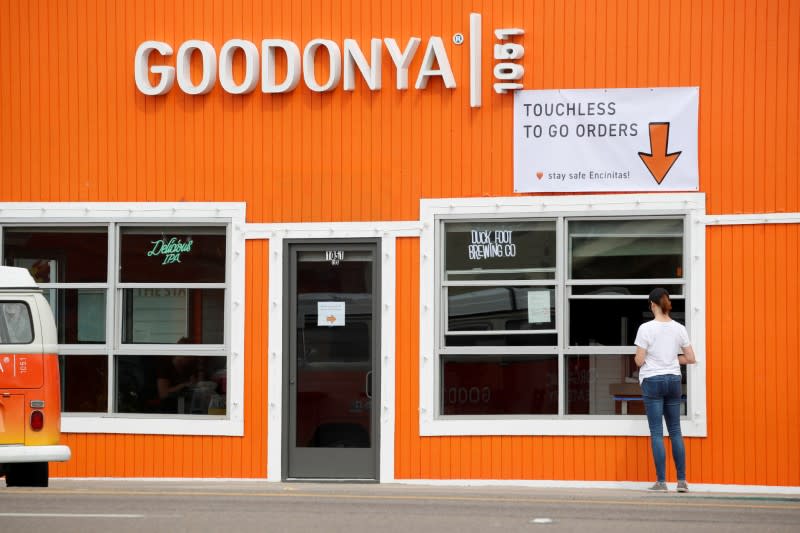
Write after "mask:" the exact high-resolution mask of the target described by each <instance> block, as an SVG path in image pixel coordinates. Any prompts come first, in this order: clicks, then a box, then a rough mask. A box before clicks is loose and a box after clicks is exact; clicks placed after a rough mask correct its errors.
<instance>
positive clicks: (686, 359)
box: [678, 346, 697, 365]
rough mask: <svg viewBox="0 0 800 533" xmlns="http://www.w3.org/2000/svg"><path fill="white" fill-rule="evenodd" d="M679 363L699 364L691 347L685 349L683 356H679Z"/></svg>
mask: <svg viewBox="0 0 800 533" xmlns="http://www.w3.org/2000/svg"><path fill="white" fill-rule="evenodd" d="M678 362H679V363H680V364H682V365H693V364H695V363H696V362H697V358H695V356H694V350H693V349H692V347H691V346H684V347H683V354H682V355H678Z"/></svg>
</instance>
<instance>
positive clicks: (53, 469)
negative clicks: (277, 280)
mask: <svg viewBox="0 0 800 533" xmlns="http://www.w3.org/2000/svg"><path fill="white" fill-rule="evenodd" d="M246 252H247V266H246V270H247V273H246V290H247V296H246V301H245V306H246V308H245V354H244V358H245V360H244V366H245V382H244V409H245V412H244V436H243V437H207V436H184V435H174V436H173V435H89V434H74V433H69V434H62V439H61V440H62V442H63V443H64V444H67V445H68V446H69V447H70V448H71V449H72V459H70V460H69V461H68V462H66V463H51V465H50V474H51V475H52V476H56V477H60V476H66V477H94V476H100V477H222V478H240V477H242V478H249V477H256V478H257V477H261V478H263V477H266V474H267V429H268V428H267V405H268V403H267V389H266V383H267V356H266V354H267V342H268V339H267V332H268V329H269V328H268V323H269V316H268V308H269V306H268V305H267V297H268V293H267V287H268V283H267V279H268V277H269V272H268V270H267V265H268V262H269V261H268V259H269V241H266V240H263V241H261V240H259V241H247V250H246ZM276 460H280V458H278V459H276Z"/></svg>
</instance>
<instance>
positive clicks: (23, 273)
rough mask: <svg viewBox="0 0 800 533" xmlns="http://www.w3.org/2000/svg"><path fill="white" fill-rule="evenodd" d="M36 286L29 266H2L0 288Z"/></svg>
mask: <svg viewBox="0 0 800 533" xmlns="http://www.w3.org/2000/svg"><path fill="white" fill-rule="evenodd" d="M29 288H36V282H35V281H34V280H33V276H31V273H30V272H28V269H27V268H20V267H9V266H0V289H29Z"/></svg>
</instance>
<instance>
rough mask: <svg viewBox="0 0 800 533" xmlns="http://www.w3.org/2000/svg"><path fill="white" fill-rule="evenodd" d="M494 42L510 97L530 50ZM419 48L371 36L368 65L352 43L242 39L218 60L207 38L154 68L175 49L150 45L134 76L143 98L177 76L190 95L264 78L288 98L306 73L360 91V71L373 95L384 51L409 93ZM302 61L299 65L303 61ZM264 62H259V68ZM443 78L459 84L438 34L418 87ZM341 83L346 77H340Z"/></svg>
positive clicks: (328, 86) (474, 77)
mask: <svg viewBox="0 0 800 533" xmlns="http://www.w3.org/2000/svg"><path fill="white" fill-rule="evenodd" d="M494 33H495V37H496V38H497V42H496V43H495V45H494V54H493V55H494V59H495V60H496V61H495V64H494V68H493V75H494V80H495V83H494V90H495V91H496V92H498V93H501V94H502V93H506V92H508V91H515V90H517V89H521V88H522V83H521V80H522V76H523V75H524V73H525V70H524V68H523V66H522V65H521V64H519V63H516V62H515V61H516V60H518V59H520V58H522V56H523V55H524V53H525V50H524V48H523V46H522V45H521V44H519V43H515V42H512V40H513V38H514V37H517V36H520V35H523V34H524V31H523V30H520V29H517V28H501V29H496V30H495V32H494ZM453 41H454V42H455V43H456V44H461V42H463V36H461V34H456V35H455V36H454V39H453ZM421 44H422V39H420V38H419V37H412V38H410V39H409V40H408V42H406V43H405V46H404V47H403V48H402V49H401V47H400V44H398V42H397V40H395V39H393V38H384V39H371V40H370V48H369V60H367V58H366V55H365V54H364V52H363V51H362V50H361V48H360V46H359V44H358V42H356V41H355V40H354V39H344V42H343V46H342V47H341V48H340V47H339V45H338V44H337V43H336V42H334V41H331V40H327V39H313V40H311V41H309V42H308V43H307V44H306V46H305V48H304V49H303V52H302V54H301V52H300V48H299V47H298V46H297V44H296V43H294V42H293V41H289V40H286V39H264V40H263V41H261V52H260V57H259V49H258V47H257V46H256V45H255V43H253V42H251V41H247V40H243V39H231V40H229V41H227V42H225V43H224V44H223V45H222V48H221V49H220V52H219V57H217V52H216V50H215V49H214V47H213V46H212V45H211V43H209V42H207V41H202V40H189V41H186V42H184V43H183V44H181V45H180V47H179V48H178V52H177V56H176V61H175V66H172V65H151V64H150V56H151V55H152V54H153V53H157V54H160V55H162V56H171V55H172V54H173V49H172V46H171V45H170V44H168V43H165V42H161V41H145V42H143V43H142V44H140V45H139V47H138V48H137V50H136V57H135V62H134V71H135V78H136V87H137V88H138V89H139V91H140V92H142V93H143V94H145V95H148V96H157V95H162V94H166V93H168V92H169V91H170V90H171V89H172V88H173V86H174V84H175V81H176V79H177V82H178V87H179V88H180V89H181V90H182V91H183V92H184V93H186V94H190V95H200V94H206V93H208V92H210V91H211V90H212V89H213V88H214V86H215V84H216V82H217V79H219V83H220V85H221V86H222V89H223V90H224V91H225V92H227V93H230V94H247V93H250V92H252V91H254V90H255V88H256V87H257V86H258V82H259V78H260V80H261V92H263V93H272V94H278V93H287V92H290V91H293V90H294V89H295V88H296V87H297V86H298V85H299V83H300V79H301V75H302V79H303V82H304V83H305V85H306V87H308V88H309V89H310V90H312V91H315V92H326V91H332V90H334V89H335V88H336V87H337V86H338V85H339V83H340V81H341V82H342V86H343V87H342V88H343V89H344V90H345V91H353V90H355V85H356V70H358V72H359V73H360V74H361V76H362V77H363V79H364V81H365V83H366V85H367V86H368V87H369V89H370V90H372V91H378V90H380V89H381V72H382V60H383V46H384V45H385V46H386V50H387V51H388V53H389V57H390V58H391V60H392V63H393V64H394V67H395V69H396V79H397V83H396V86H397V89H398V90H401V91H402V90H406V89H408V76H409V68H410V66H411V63H412V61H413V59H414V57H415V56H416V54H417V52H418V51H419V49H420V45H421ZM321 48H325V50H326V52H327V57H328V67H329V68H328V77H327V79H325V80H319V79H317V75H316V74H315V72H314V63H315V60H316V57H317V54H318V52H319V51H320V49H321ZM195 52H197V53H199V54H200V57H201V58H202V78H201V80H200V81H199V82H198V83H194V82H193V81H192V71H191V58H192V55H193V54H194V53H195ZM237 52H239V53H242V54H243V55H244V79H242V80H241V81H237V80H235V79H234V76H233V60H234V55H235V54H236V53H237ZM279 52H280V53H281V54H283V55H284V56H285V58H286V65H287V68H286V74H285V77H284V79H282V80H277V79H276V76H275V59H276V54H277V53H279ZM481 55H482V54H481V15H480V14H478V13H471V14H470V33H469V57H470V60H469V65H470V75H469V78H470V79H469V86H470V105H471V106H472V107H480V105H481ZM301 57H302V64H301ZM259 63H260V65H259ZM150 73H152V74H155V75H156V76H157V78H158V81H156V82H155V83H153V82H152V81H151V79H150ZM435 76H438V77H440V78H441V79H442V83H443V84H444V86H445V87H446V88H448V89H455V88H456V86H457V82H456V79H455V76H454V75H453V70H452V68H451V67H450V59H449V58H448V56H447V51H446V50H445V47H444V41H443V40H442V38H441V37H438V36H433V37H431V38H429V39H428V42H427V44H426V46H425V51H424V52H423V55H422V63H421V65H420V68H419V72H418V73H417V78H416V82H415V84H414V87H415V88H416V89H418V90H419V89H424V88H425V87H427V85H428V81H429V80H430V79H431V78H433V77H435ZM342 78H343V79H342Z"/></svg>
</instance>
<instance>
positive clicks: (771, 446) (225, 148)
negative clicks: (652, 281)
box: [0, 0, 800, 485]
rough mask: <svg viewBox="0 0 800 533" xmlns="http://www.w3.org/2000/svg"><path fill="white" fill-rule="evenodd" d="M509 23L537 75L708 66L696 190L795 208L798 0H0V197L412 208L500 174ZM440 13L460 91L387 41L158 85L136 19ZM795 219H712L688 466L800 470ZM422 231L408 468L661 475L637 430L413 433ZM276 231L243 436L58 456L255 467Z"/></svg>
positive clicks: (402, 464) (500, 183) (254, 314)
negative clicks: (318, 60)
mask: <svg viewBox="0 0 800 533" xmlns="http://www.w3.org/2000/svg"><path fill="white" fill-rule="evenodd" d="M471 11H474V12H480V13H482V14H483V23H484V32H483V36H484V48H483V55H484V78H483V80H484V84H483V94H484V101H483V107H482V108H481V109H470V108H469V94H468V86H467V80H468V64H467V55H468V52H467V48H466V47H457V46H455V45H453V44H452V41H451V39H450V36H451V35H452V34H453V33H454V32H456V31H461V32H464V33H467V29H468V14H469V12H471ZM514 26H516V27H522V28H524V29H525V30H526V35H525V37H524V38H523V39H522V42H523V43H524V45H525V46H526V55H525V58H524V60H523V63H524V66H525V69H526V73H527V74H526V77H525V87H526V88H529V89H553V88H583V87H646V86H676V85H683V86H686V85H697V86H700V94H701V106H700V128H699V143H700V156H699V162H700V176H701V188H702V190H703V191H704V192H705V193H707V195H708V210H709V212H710V213H714V214H729V213H747V212H769V211H800V194H799V193H798V186H797V176H798V173H799V172H798V171H800V168H798V158H797V154H798V153H800V135H799V134H798V124H800V105H799V103H800V102H799V101H800V99H798V94H800V3H799V2H793V1H791V0H765V1H759V2H756V1H755V0H750V1H745V0H738V1H723V0H709V1H706V2H693V1H692V0H673V1H668V0H664V1H660V2H641V1H638V0H617V1H613V0H607V1H601V0H596V1H591V0H586V1H584V0H571V1H570V0H568V1H564V2H562V1H559V0H534V1H528V2H523V1H522V0H518V1H513V2H512V1H493V2H491V1H489V0H486V1H477V0H475V1H471V2H456V1H453V0H450V1H444V2H433V3H425V2H421V1H419V0H416V1H411V2H400V1H397V2H382V3H376V2H371V1H366V0H363V1H357V0H353V1H349V2H321V3H320V2H313V1H312V0H303V1H291V2H290V1H282V2H278V1H265V2H260V1H253V0H238V1H230V2H214V1H211V0H205V1H197V0H183V1H153V0H151V1H146V2H125V3H113V2H112V3H109V2H103V1H100V0H95V1H89V0H87V1H81V2H64V1H62V2H58V1H55V0H53V1H46V0H43V1H41V2H17V1H13V0H0V65H2V68H0V185H1V186H0V201H184V200H185V201H246V202H247V213H248V221H249V222H275V221H287V222H289V221H291V222H296V221H340V220H341V221H353V220H355V221H358V220H365V221H368V220H403V219H416V218H417V217H418V203H419V198H421V197H440V196H442V197H450V196H453V197H460V196H485V195H488V196H493V195H511V194H512V188H513V175H512V174H513V169H512V130H511V126H512V112H511V109H512V98H511V97H510V96H499V95H495V94H493V92H492V90H491V85H490V82H491V80H490V75H489V73H490V68H489V58H490V56H491V48H490V45H491V42H492V40H493V36H492V31H491V30H492V29H494V28H497V27H514ZM430 35H441V36H442V37H443V38H444V41H445V46H446V48H447V50H448V54H449V58H450V60H451V64H452V66H453V69H454V72H455V74H456V79H457V80H458V82H459V88H458V89H457V90H455V91H450V90H445V89H443V88H442V85H441V83H440V82H438V81H433V82H432V83H431V84H430V85H429V87H428V88H427V89H426V90H424V91H416V90H414V89H413V88H412V89H411V90H409V91H406V92H399V91H396V90H395V89H394V74H393V70H394V68H393V66H392V63H391V60H390V59H389V58H388V56H387V54H386V53H384V62H383V64H384V69H383V87H384V89H383V90H382V91H380V92H376V93H371V92H369V91H368V90H367V89H366V88H365V85H364V84H363V82H358V86H357V88H356V91H355V92H353V93H346V92H344V91H342V90H341V88H339V89H337V90H336V91H334V92H333V93H326V94H321V95H320V94H316V93H312V92H311V91H309V90H308V89H306V88H304V86H303V84H302V83H301V85H300V86H299V87H298V88H297V89H296V90H295V91H294V92H293V93H291V94H290V95H285V96H270V95H262V94H261V93H260V92H259V91H258V90H257V91H256V92H254V93H253V94H250V95H247V96H243V97H236V96H230V95H226V94H224V93H223V92H222V91H221V89H220V88H219V87H217V88H215V90H214V91H213V92H212V93H211V94H209V95H207V96H204V97H191V96H186V95H184V94H183V93H181V92H180V91H179V90H178V89H177V88H175V89H173V91H172V92H171V93H170V94H169V95H168V96H166V97H159V98H153V97H145V96H143V95H141V94H139V93H138V92H137V90H136V89H135V86H134V82H133V57H134V52H135V50H136V47H137V46H138V45H139V43H141V42H142V41H144V40H148V39H157V40H164V41H167V42H170V43H171V44H172V46H173V48H174V49H175V50H177V47H178V46H179V44H180V43H181V42H183V41H184V40H187V39H190V38H199V39H205V40H209V41H210V42H212V43H213V44H214V45H215V47H216V48H217V49H219V48H220V46H221V45H222V43H223V42H225V41H226V40H228V39H230V38H234V37H240V38H244V39H248V40H251V41H253V42H256V43H259V42H260V40H261V39H262V38H269V37H279V38H288V39H291V40H293V41H295V42H297V43H298V44H299V45H300V46H301V47H302V46H304V44H305V43H306V42H308V41H309V40H310V39H312V38H315V37H325V38H330V39H333V40H335V41H337V42H338V43H340V44H341V42H342V39H343V38H345V37H351V38H355V39H357V40H358V41H359V42H360V43H361V44H362V46H363V45H365V44H366V43H367V42H368V39H369V38H370V37H395V38H397V39H398V40H399V41H400V42H401V44H404V43H405V41H406V40H407V39H408V38H409V37H411V36H419V37H422V38H423V39H426V40H427V38H428V37H429V36H430ZM425 42H426V41H425ZM421 56H422V53H421V51H420V52H418V54H417V57H416V60H415V61H414V64H413V66H412V68H411V84H412V86H413V81H414V78H415V75H416V73H417V71H418V66H419V63H420V60H421ZM797 231H798V230H797V227H796V226H792V227H783V228H775V227H758V228H728V227H726V228H712V229H710V230H709V241H708V243H709V244H708V246H709V255H708V264H709V266H708V270H709V271H708V280H709V293H708V307H709V310H710V312H709V316H708V323H709V325H708V346H709V354H708V357H709V369H708V370H709V388H708V395H709V435H710V436H709V438H708V439H690V440H689V477H690V479H692V480H697V481H705V482H714V483H717V482H737V483H740V482H741V483H770V484H773V483H777V484H794V485H797V484H800V473H799V471H800V467H798V458H797V454H796V453H794V452H795V451H796V450H797V448H798V445H799V444H800V442H798V426H797V424H796V420H797V415H798V412H797V410H798V403H799V402H798V388H797V377H798V376H800V374H799V373H798V370H799V369H798V363H797V357H796V354H797V353H798V346H797V344H798V334H797V333H798V332H797V326H796V324H795V323H794V322H793V321H792V316H793V311H794V307H792V306H791V305H792V304H793V303H795V302H796V301H798V288H797V282H796V278H797V276H796V274H797V272H796V265H797V260H798V257H797V253H796V251H795V252H794V255H792V252H791V250H796V249H797ZM785 243H789V244H791V246H789V247H788V248H787V247H785V246H784V244H785ZM417 246H418V242H417V241H416V240H413V239H400V240H399V252H400V259H401V264H399V265H398V280H397V283H398V304H399V305H400V309H402V311H403V312H399V313H398V324H397V327H398V335H397V338H398V350H397V353H398V368H397V387H398V389H397V395H398V405H397V410H398V426H397V436H396V450H397V465H396V473H397V476H398V477H400V478H416V477H423V478H436V477H444V478H447V477H455V478H469V477H474V478H518V477H522V478H528V479H573V478H577V479H649V478H651V477H652V472H651V468H652V467H650V466H649V462H650V460H649V449H648V446H647V442H646V439H630V438H606V437H592V438H569V437H563V438H562V437H546V438H545V437H543V438H525V437H467V438H427V439H420V438H419V436H418V420H417V417H418V415H417V410H416V408H417V405H418V396H419V390H418V388H419V379H418V371H419V369H418V356H417V353H418V325H419V322H418V291H419V283H418V281H419V280H418V250H417ZM266 250H267V247H266V242H263V243H253V242H248V245H247V252H248V263H247V297H248V302H247V338H246V342H247V350H246V354H245V357H246V384H245V402H246V403H245V408H246V416H245V428H246V429H245V437H244V438H210V437H182V436H175V437H157V436H126V435H65V436H64V439H65V441H66V442H67V443H68V444H69V445H70V446H72V447H73V452H74V459H73V460H72V461H70V462H69V463H67V464H65V465H53V474H54V475H69V476H84V475H97V476H224V477H228V476H232V477H237V476H244V477H248V476H263V475H264V472H265V471H266V455H265V454H266V432H267V429H266V419H267V414H266V404H267V402H266V362H265V361H264V360H263V358H262V357H261V354H263V353H265V352H266V342H267V339H266V332H267V327H266V325H267V316H266V314H265V313H266V311H265V309H266V306H265V305H263V303H264V302H265V298H266V275H267V273H266V271H265V268H266V266H265V265H266ZM756 250H758V251H759V252H758V253H756V252H755V251H756ZM762 252H763V253H762ZM729 305H730V307H728V306H729ZM729 309H730V310H729ZM751 325H752V326H751ZM748 326H751V327H748ZM275 460H279V458H276V459H275Z"/></svg>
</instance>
